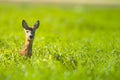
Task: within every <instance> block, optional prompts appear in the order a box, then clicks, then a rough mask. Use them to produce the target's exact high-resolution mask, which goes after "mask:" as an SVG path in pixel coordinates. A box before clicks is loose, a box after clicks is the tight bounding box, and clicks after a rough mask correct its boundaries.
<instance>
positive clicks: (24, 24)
mask: <svg viewBox="0 0 120 80" xmlns="http://www.w3.org/2000/svg"><path fill="white" fill-rule="evenodd" d="M22 26H23V28H24V29H28V28H29V27H28V25H27V23H26V21H25V20H22Z"/></svg>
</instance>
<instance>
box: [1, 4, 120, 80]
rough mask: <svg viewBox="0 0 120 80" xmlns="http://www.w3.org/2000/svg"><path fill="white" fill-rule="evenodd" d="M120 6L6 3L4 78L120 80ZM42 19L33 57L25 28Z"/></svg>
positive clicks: (2, 29)
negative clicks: (26, 45)
mask: <svg viewBox="0 0 120 80" xmlns="http://www.w3.org/2000/svg"><path fill="white" fill-rule="evenodd" d="M119 14H120V8H115V7H99V6H96V7H93V6H65V5H61V6H60V5H59V6H50V5H49V6H46V5H40V6H39V5H28V4H16V5H15V4H14V5H5V4H1V5H0V35H1V36H0V80H48V79H49V80H119V79H120V77H119V75H120V68H119V66H120V16H119ZM22 19H25V20H26V21H27V22H28V24H29V26H32V25H33V24H34V23H35V22H36V21H37V20H40V27H39V29H38V30H37V32H36V36H35V40H34V45H33V56H32V57H31V58H26V57H21V56H20V55H19V54H18V51H19V50H20V49H22V48H23V47H24V40H25V33H24V30H23V28H22V26H21V21H22Z"/></svg>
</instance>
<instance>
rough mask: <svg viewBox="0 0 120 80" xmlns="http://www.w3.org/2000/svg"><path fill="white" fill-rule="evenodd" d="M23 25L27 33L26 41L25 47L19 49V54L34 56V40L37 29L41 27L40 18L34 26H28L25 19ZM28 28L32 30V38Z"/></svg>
mask: <svg viewBox="0 0 120 80" xmlns="http://www.w3.org/2000/svg"><path fill="white" fill-rule="evenodd" d="M22 26H23V28H24V30H25V33H26V42H25V47H24V49H23V50H21V51H19V54H20V55H22V56H28V57H31V56H32V44H33V40H34V35H35V31H36V29H37V28H38V27H39V20H38V21H37V22H36V23H35V24H34V26H33V27H32V28H30V27H28V25H27V23H26V21H25V20H23V21H22ZM26 30H29V31H31V36H32V38H31V39H30V35H27V33H28V32H27V31H26Z"/></svg>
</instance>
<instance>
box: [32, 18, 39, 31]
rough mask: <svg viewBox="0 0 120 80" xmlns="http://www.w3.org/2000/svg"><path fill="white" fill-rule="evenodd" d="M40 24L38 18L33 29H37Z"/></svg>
mask: <svg viewBox="0 0 120 80" xmlns="http://www.w3.org/2000/svg"><path fill="white" fill-rule="evenodd" d="M39 25H40V21H39V20H38V21H37V22H36V23H35V24H34V26H33V29H34V30H36V29H37V28H38V27H39Z"/></svg>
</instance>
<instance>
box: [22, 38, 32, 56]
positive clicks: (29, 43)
mask: <svg viewBox="0 0 120 80" xmlns="http://www.w3.org/2000/svg"><path fill="white" fill-rule="evenodd" d="M32 45H33V40H28V39H26V42H25V48H24V50H25V51H26V52H27V55H32Z"/></svg>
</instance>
